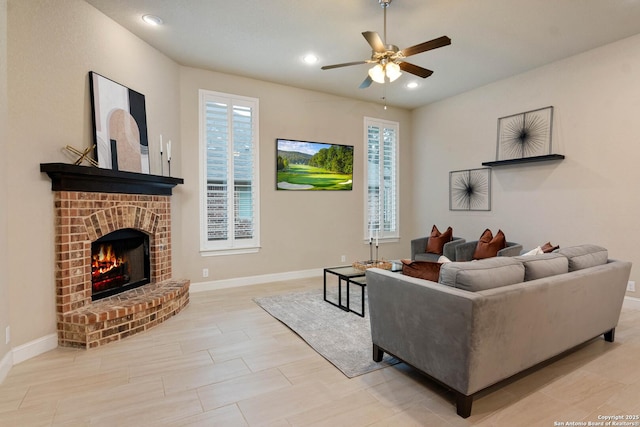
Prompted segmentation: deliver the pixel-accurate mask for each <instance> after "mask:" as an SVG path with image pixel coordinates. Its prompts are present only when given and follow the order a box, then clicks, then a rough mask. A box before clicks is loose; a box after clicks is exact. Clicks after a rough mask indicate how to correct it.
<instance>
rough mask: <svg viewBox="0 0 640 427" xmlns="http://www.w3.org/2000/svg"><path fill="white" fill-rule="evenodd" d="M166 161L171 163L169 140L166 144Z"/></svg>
mask: <svg viewBox="0 0 640 427" xmlns="http://www.w3.org/2000/svg"><path fill="white" fill-rule="evenodd" d="M167 160H169V161H171V140H169V142H167Z"/></svg>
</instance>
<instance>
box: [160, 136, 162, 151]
mask: <svg viewBox="0 0 640 427" xmlns="http://www.w3.org/2000/svg"><path fill="white" fill-rule="evenodd" d="M160 154H162V134H160Z"/></svg>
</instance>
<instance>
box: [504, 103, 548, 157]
mask: <svg viewBox="0 0 640 427" xmlns="http://www.w3.org/2000/svg"><path fill="white" fill-rule="evenodd" d="M552 125H553V107H545V108H540V109H537V110H532V111H527V112H525V113H520V114H514V115H511V116H506V117H501V118H499V119H498V144H497V149H496V160H498V161H499V160H510V159H522V158H527V157H537V156H545V155H548V154H551V130H552Z"/></svg>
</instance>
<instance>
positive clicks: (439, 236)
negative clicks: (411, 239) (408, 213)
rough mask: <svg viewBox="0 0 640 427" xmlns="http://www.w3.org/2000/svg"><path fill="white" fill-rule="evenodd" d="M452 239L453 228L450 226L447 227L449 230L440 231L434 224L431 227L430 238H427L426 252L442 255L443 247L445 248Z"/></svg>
mask: <svg viewBox="0 0 640 427" xmlns="http://www.w3.org/2000/svg"><path fill="white" fill-rule="evenodd" d="M451 239H453V228H451V227H449V228H447V231H445V232H444V233H440V230H438V227H436V226H435V225H434V226H433V228H431V235H430V236H429V240H427V250H426V252H428V253H430V254H438V255H442V248H444V244H445V243H447V242H450V241H451Z"/></svg>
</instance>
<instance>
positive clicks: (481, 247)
mask: <svg viewBox="0 0 640 427" xmlns="http://www.w3.org/2000/svg"><path fill="white" fill-rule="evenodd" d="M506 247H507V238H506V237H505V236H504V233H503V232H502V230H498V233H497V234H496V237H493V233H491V230H489V229H488V228H487V229H486V230H484V233H482V236H480V239H479V240H478V244H477V245H476V250H475V252H474V253H473V259H483V258H491V257H494V256H496V255H498V251H499V250H500V249H504V248H506Z"/></svg>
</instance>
